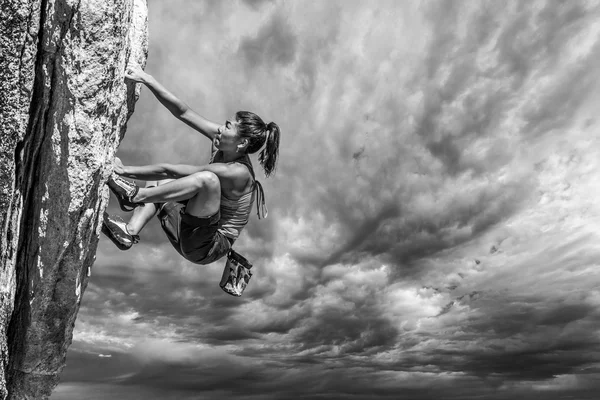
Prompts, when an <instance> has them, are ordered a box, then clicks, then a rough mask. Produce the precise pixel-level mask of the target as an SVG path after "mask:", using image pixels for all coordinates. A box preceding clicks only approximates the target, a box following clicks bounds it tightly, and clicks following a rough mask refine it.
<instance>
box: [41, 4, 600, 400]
mask: <svg viewBox="0 0 600 400" xmlns="http://www.w3.org/2000/svg"><path fill="white" fill-rule="evenodd" d="M149 8H150V30H151V31H150V34H151V36H150V54H149V62H148V66H147V68H146V70H147V71H148V72H150V73H151V74H153V75H154V76H155V77H156V78H157V79H158V80H159V81H160V82H162V83H163V84H164V85H165V86H166V87H168V88H169V89H171V90H172V91H173V92H175V93H176V94H177V95H179V96H180V97H181V98H182V99H183V100H185V101H186V102H187V103H188V104H189V105H190V106H191V107H192V108H194V109H195V110H196V111H198V112H199V113H200V114H202V115H204V116H206V117H207V118H209V119H212V120H215V121H224V120H225V119H227V118H231V117H232V115H233V114H234V113H235V112H236V111H237V110H251V111H254V112H256V113H258V114H259V115H261V116H262V117H263V118H264V119H265V120H266V121H267V122H268V121H271V120H272V121H275V122H277V123H278V124H279V126H280V127H281V130H282V138H281V149H280V163H279V165H278V169H277V173H276V175H275V176H274V177H273V178H269V179H265V178H264V176H263V175H262V172H259V173H258V178H259V180H260V181H261V182H262V183H263V186H264V188H265V192H266V199H267V204H268V207H269V217H268V218H267V219H266V220H260V221H259V220H258V219H257V218H256V217H255V216H252V218H251V220H250V223H249V224H248V226H247V228H246V229H245V231H244V232H243V233H242V235H241V237H240V239H239V240H238V241H237V242H236V244H235V248H236V249H237V251H239V252H240V253H242V254H244V255H245V256H246V257H247V258H249V259H250V260H251V261H252V263H253V264H254V265H255V267H254V276H253V277H252V280H251V282H250V285H249V286H248V289H247V290H246V292H245V293H244V295H243V296H242V297H241V298H233V297H231V296H228V295H227V294H225V293H224V292H222V291H221V289H220V288H219V287H218V282H219V280H220V276H221V272H222V269H223V264H224V261H219V262H216V263H214V264H211V265H208V266H197V265H193V264H191V263H189V262H187V261H185V260H184V259H182V258H181V257H180V256H179V255H178V254H177V253H176V252H175V250H173V249H172V248H171V246H170V244H169V243H168V241H167V240H166V238H165V237H164V234H163V233H162V231H161V230H160V228H159V227H158V224H157V223H156V222H152V223H151V224H150V225H149V226H148V227H147V230H145V231H144V232H143V233H142V235H141V237H142V240H141V242H140V243H139V244H137V245H136V246H134V248H133V249H131V250H129V251H127V252H120V251H118V250H117V249H115V248H114V246H113V245H112V244H111V243H110V242H109V241H108V240H105V239H102V240H101V243H100V247H99V250H98V255H97V260H96V263H95V265H94V268H93V271H92V277H91V280H90V284H89V286H88V288H87V290H86V292H85V295H84V297H83V303H82V307H81V311H80V313H79V316H78V319H77V323H76V328H75V334H74V340H73V345H72V346H71V348H70V350H69V354H68V357H67V367H66V368H65V370H64V372H63V374H62V378H61V381H62V383H61V384H60V385H59V387H58V388H57V390H56V392H55V394H54V395H53V397H52V398H53V399H104V398H107V397H109V396H113V397H115V398H127V399H149V398H153V399H154V398H155V399H166V398H177V399H214V398H244V399H292V398H293V399H298V398H313V399H340V398H348V399H431V398H442V397H443V398H445V399H469V398H485V399H515V398H544V399H553V398H566V397H567V396H571V397H572V398H578V399H585V398H589V399H592V398H595V397H594V393H597V392H598V390H600V387H599V386H600V385H599V384H598V378H599V377H600V376H599V373H600V331H599V329H598V326H600V311H598V310H599V307H600V292H599V291H598V286H599V283H600V276H599V272H598V271H599V265H598V264H599V260H600V246H599V245H598V243H600V234H599V233H598V232H599V231H600V206H599V205H598V204H600V202H599V201H598V198H599V197H600V179H599V176H600V139H598V137H599V135H598V133H599V131H600V121H599V120H598V118H597V115H598V104H600V94H599V89H600V85H599V84H598V83H597V81H598V79H597V76H598V69H599V66H600V41H599V34H600V3H599V2H598V1H583V0H581V1H580V0H577V1H569V2H557V1H513V2H498V1H491V0H490V1H477V2H474V1H451V0H444V1H422V2H420V1H404V2H398V1H383V0H378V1H372V2H360V1H342V0H340V1H333V0H332V1H316V0H314V1H308V0H297V1H266V0H265V1H236V2H234V1H219V2H217V1H193V2H192V1H187V2H186V1H169V2H162V1H155V0H151V1H149ZM209 145H210V143H209V142H208V141H207V140H206V139H205V138H204V137H203V136H201V135H199V134H197V133H195V132H194V131H192V130H191V129H190V128H188V127H187V126H185V125H183V124H181V123H180V122H178V121H177V120H175V119H174V118H173V117H172V116H171V115H170V114H169V113H168V112H167V111H166V110H165V109H164V108H162V106H161V105H160V104H159V103H158V102H157V101H156V100H155V99H154V97H153V96H152V94H151V93H150V91H148V90H147V89H143V90H142V97H141V99H140V102H139V103H138V106H137V109H136V113H135V114H134V116H133V117H132V119H131V121H130V122H129V126H128V133H127V135H126V137H125V139H124V141H123V143H122V145H121V148H120V150H119V156H120V157H121V159H122V160H123V161H124V162H125V163H127V164H136V165H139V164H147V163H158V162H175V163H194V164H203V163H206V162H208V156H209ZM253 159H254V160H256V158H255V157H254V158H253ZM255 166H257V167H258V163H256V162H255ZM257 170H258V171H259V170H260V167H258V168H257ZM114 203H115V202H114V200H113V202H111V205H110V207H109V211H110V212H112V213H119V212H120V211H119V209H118V207H117V206H116V204H114Z"/></svg>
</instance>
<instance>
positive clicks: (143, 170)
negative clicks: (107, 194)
mask: <svg viewBox="0 0 600 400" xmlns="http://www.w3.org/2000/svg"><path fill="white" fill-rule="evenodd" d="M114 171H115V173H116V174H117V175H121V176H124V177H126V178H131V179H139V180H144V181H154V180H161V179H178V178H183V177H184V176H188V175H192V174H195V173H197V172H202V171H210V172H212V173H214V174H215V175H217V176H218V177H219V179H226V180H233V179H245V178H246V177H245V175H246V174H247V169H246V168H245V167H242V166H240V165H236V164H224V163H213V164H206V165H186V164H166V163H161V164H151V165H140V166H131V165H127V166H125V165H123V163H122V162H121V160H120V159H119V158H118V157H115V160H114Z"/></svg>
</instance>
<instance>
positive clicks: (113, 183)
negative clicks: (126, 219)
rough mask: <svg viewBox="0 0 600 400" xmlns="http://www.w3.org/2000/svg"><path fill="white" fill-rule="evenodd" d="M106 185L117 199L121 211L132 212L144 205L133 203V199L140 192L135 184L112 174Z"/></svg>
mask: <svg viewBox="0 0 600 400" xmlns="http://www.w3.org/2000/svg"><path fill="white" fill-rule="evenodd" d="M106 184H107V185H108V187H109V188H110V191H111V192H113V194H114V195H115V197H116V198H117V201H118V202H119V207H120V208H121V210H123V211H133V209H134V208H136V207H138V206H143V205H144V203H136V202H134V201H133V198H134V197H135V195H136V194H137V193H138V191H139V190H140V188H139V186H138V185H136V184H135V182H130V181H128V180H125V179H123V178H121V177H120V176H119V175H117V174H112V175H111V177H110V178H109V179H108V182H106Z"/></svg>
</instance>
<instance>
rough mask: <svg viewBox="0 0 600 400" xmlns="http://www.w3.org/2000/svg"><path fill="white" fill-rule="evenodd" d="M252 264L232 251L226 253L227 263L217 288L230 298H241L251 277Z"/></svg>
mask: <svg viewBox="0 0 600 400" xmlns="http://www.w3.org/2000/svg"><path fill="white" fill-rule="evenodd" d="M250 268H252V264H250V263H249V262H248V260H246V258H245V257H244V256H242V255H241V254H239V253H236V252H235V251H234V250H233V249H231V250H229V253H227V262H226V263H225V269H224V270H223V276H222V277H221V282H220V283H219V286H221V289H223V290H224V291H225V292H226V293H229V294H230V295H232V296H238V297H239V296H241V295H242V293H243V292H244V289H246V286H247V285H248V282H250V278H251V277H252V271H250Z"/></svg>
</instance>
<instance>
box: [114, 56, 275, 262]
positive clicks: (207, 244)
mask: <svg viewBox="0 0 600 400" xmlns="http://www.w3.org/2000/svg"><path fill="white" fill-rule="evenodd" d="M125 77H126V79H129V80H132V81H135V82H140V83H142V84H144V85H146V86H147V87H148V88H149V89H150V91H152V93H153V94H154V96H155V97H156V98H157V99H158V101H159V102H160V103H161V104H162V105H164V106H165V107H166V108H167V109H168V110H169V111H170V112H171V113H172V114H173V115H174V116H175V117H176V118H177V119H179V120H180V121H183V122H184V123H186V124H187V125H189V126H190V127H192V128H193V129H194V130H196V131H198V132H200V133H201V134H203V135H204V136H206V137H207V138H208V139H210V140H211V141H212V156H211V158H210V162H209V164H207V165H200V166H196V165H174V164H154V165H145V166H126V165H123V163H122V162H121V160H119V159H118V158H116V159H115V164H114V172H115V173H114V174H113V175H112V176H111V178H110V179H109V181H108V186H109V187H110V189H111V191H112V192H113V194H114V195H115V196H116V197H117V199H118V201H119V206H120V207H121V209H122V210H124V211H132V210H133V215H132V216H131V218H130V219H129V221H128V222H125V221H123V220H121V219H120V218H119V217H116V216H109V215H108V214H105V215H104V223H103V226H102V232H103V233H104V234H105V235H106V236H108V238H110V240H111V241H112V242H113V243H114V244H115V245H116V246H117V247H118V248H119V249H121V250H127V249H129V248H131V246H133V245H134V244H135V243H137V242H138V241H139V233H140V231H141V230H142V228H143V227H144V226H145V225H146V224H147V223H148V221H150V219H152V217H153V216H154V215H156V214H157V213H158V218H159V220H160V223H161V226H162V228H163V230H164V232H165V233H166V235H167V237H168V238H169V240H170V242H171V243H172V245H173V246H174V247H175V249H176V250H177V251H178V252H179V253H180V254H181V255H182V256H183V257H185V258H186V259H187V260H189V261H191V262H193V263H197V264H209V263H211V262H213V261H216V260H218V259H219V258H221V257H223V256H225V255H226V254H227V253H228V252H229V250H230V248H231V245H232V244H233V243H234V242H235V240H236V239H237V238H238V236H239V234H240V232H241V231H242V229H243V228H244V226H245V225H246V224H247V223H248V217H249V215H250V212H251V208H252V203H253V202H254V201H256V202H257V209H258V214H259V218H260V217H261V213H262V214H263V216H266V207H265V203H264V193H263V191H262V187H261V186H260V183H258V181H256V179H255V175H254V170H253V168H252V163H251V162H250V157H249V156H248V154H253V153H256V152H257V151H259V150H260V149H261V148H262V149H263V150H262V151H261V152H260V154H259V157H258V160H259V163H260V164H261V166H262V167H263V170H264V173H265V176H267V177H268V176H270V175H271V174H272V173H273V172H274V171H275V166H276V163H277V157H278V153H279V136H280V131H279V127H278V126H277V124H276V123H274V122H270V123H268V124H265V123H264V122H263V120H262V119H261V118H260V117H259V116H257V115H256V114H254V113H251V112H248V111H238V112H237V113H236V114H235V117H234V118H232V119H230V120H226V121H225V123H224V124H222V125H220V124H217V123H215V122H211V121H209V120H207V119H206V118H204V117H202V116H200V115H199V114H197V113H196V112H195V111H193V110H192V109H190V108H189V107H188V105H187V104H185V103H184V102H183V101H181V100H180V99H178V98H177V97H176V96H174V95H173V94H172V93H170V92H169V91H168V90H167V89H165V88H164V87H163V86H162V85H161V84H160V83H159V82H158V81H157V80H156V79H154V78H153V77H152V76H151V75H149V74H147V73H145V72H144V71H143V70H142V69H141V68H140V67H139V66H137V65H135V66H132V67H130V68H128V70H127V73H126V76H125ZM122 177H127V178H132V179H138V180H145V181H148V182H147V184H146V187H138V186H137V185H136V184H135V183H134V182H131V181H128V180H125V179H123V178H122ZM157 180H158V181H159V182H149V181H157Z"/></svg>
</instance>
